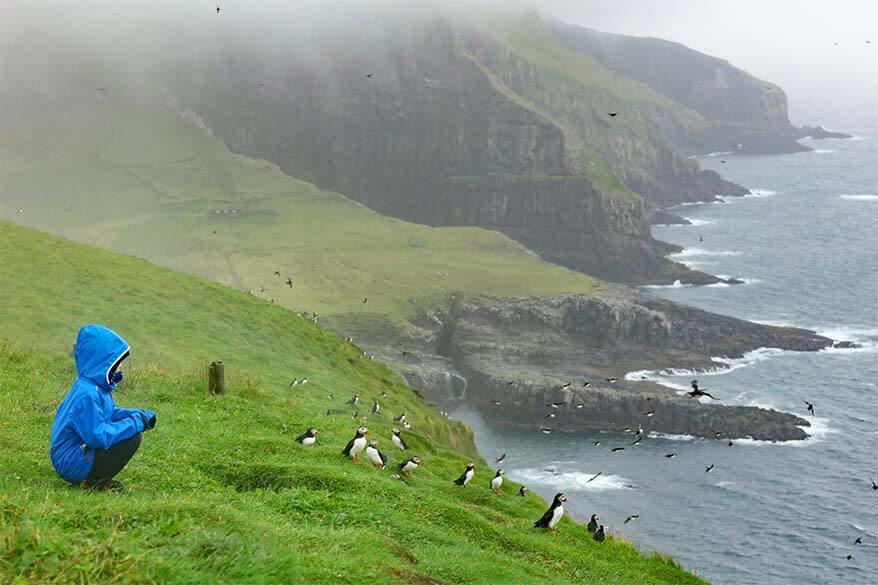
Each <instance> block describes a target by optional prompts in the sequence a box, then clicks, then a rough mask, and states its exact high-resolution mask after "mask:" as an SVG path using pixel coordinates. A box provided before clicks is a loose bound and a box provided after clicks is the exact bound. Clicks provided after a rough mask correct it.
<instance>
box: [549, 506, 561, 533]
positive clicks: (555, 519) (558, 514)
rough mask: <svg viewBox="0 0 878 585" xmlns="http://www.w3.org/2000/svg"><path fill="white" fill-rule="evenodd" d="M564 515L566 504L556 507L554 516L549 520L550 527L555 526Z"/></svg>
mask: <svg viewBox="0 0 878 585" xmlns="http://www.w3.org/2000/svg"><path fill="white" fill-rule="evenodd" d="M563 515H564V506H558V507H557V508H555V511H554V512H553V513H552V518H551V520H549V528H554V527H555V526H557V525H558V522H560V521H561V517H562V516H563Z"/></svg>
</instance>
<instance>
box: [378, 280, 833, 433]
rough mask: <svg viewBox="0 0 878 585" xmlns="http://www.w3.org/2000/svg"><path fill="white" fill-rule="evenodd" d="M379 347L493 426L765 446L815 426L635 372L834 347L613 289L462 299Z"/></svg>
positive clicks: (431, 396)
mask: <svg viewBox="0 0 878 585" xmlns="http://www.w3.org/2000/svg"><path fill="white" fill-rule="evenodd" d="M374 341H375V340H366V341H364V342H363V343H364V344H365V346H366V347H368V348H369V351H370V352H373V353H374V354H375V355H376V358H378V359H381V360H383V361H385V362H387V363H389V364H390V365H391V366H392V367H394V368H395V369H396V370H397V371H398V372H399V373H400V374H401V375H402V376H403V377H404V378H405V379H406V381H407V382H408V383H409V384H410V385H412V386H413V387H415V388H417V389H418V390H420V391H421V392H422V394H423V395H424V396H425V398H427V399H428V400H430V401H431V402H433V403H434V404H435V405H436V407H437V408H439V409H440V410H444V409H448V408H451V407H452V406H454V405H455V404H460V403H465V404H467V405H470V406H472V407H474V408H475V409H477V410H478V411H479V412H480V413H481V415H482V416H483V417H485V419H486V420H488V421H490V422H492V423H495V424H503V425H510V426H514V427H518V428H521V429H528V430H530V431H533V432H539V431H540V429H543V428H547V429H550V430H552V431H557V432H594V431H602V432H618V433H622V432H623V430H624V429H626V428H631V429H636V428H638V427H642V429H643V431H644V432H646V433H650V432H655V433H664V434H676V435H692V436H696V437H704V438H710V439H715V438H722V439H723V440H725V439H727V438H731V439H738V438H745V437H749V438H753V439H758V440H765V441H790V440H802V439H805V438H806V437H807V436H808V435H807V428H808V426H809V423H808V421H806V420H805V419H803V418H801V417H798V416H796V415H793V414H789V413H785V412H779V411H775V410H767V409H763V408H757V407H749V406H731V405H727V404H724V403H722V402H721V401H718V402H712V401H709V400H706V399H705V401H704V402H701V401H699V400H697V399H692V398H689V397H688V396H685V395H679V394H677V393H676V392H675V391H674V390H672V389H669V388H666V387H664V386H661V385H658V384H655V383H653V382H650V381H648V380H629V379H626V374H627V373H629V372H634V371H638V370H644V369H656V368H658V369H662V368H671V367H675V368H686V369H691V370H695V371H698V370H703V369H709V368H715V367H717V364H716V362H715V361H712V360H711V357H712V356H717V357H718V356H722V357H726V358H740V357H742V356H743V355H744V354H745V353H746V352H748V351H752V350H754V349H757V348H760V347H775V348H779V349H784V350H791V351H818V350H821V349H824V348H826V347H829V346H831V345H832V344H833V341H832V340H830V339H828V338H826V337H822V336H820V335H817V334H816V333H814V332H811V331H806V330H802V329H795V328H783V327H770V326H765V325H759V324H755V323H749V322H747V321H742V320H740V319H734V318H731V317H724V316H721V315H715V314H712V313H708V312H706V311H702V310H700V309H695V308H692V307H687V306H682V305H676V304H673V303H670V302H668V301H664V300H662V299H656V298H653V297H649V296H646V295H640V294H638V293H636V292H634V291H631V290H630V289H626V288H624V287H618V286H614V285H607V287H606V290H603V291H601V292H600V293H599V294H598V295H596V296H589V297H585V296H577V295H564V296H559V297H553V298H548V299H538V298H526V299H516V300H498V299H461V298H452V299H449V300H448V304H447V306H446V307H444V308H442V309H440V310H433V311H428V312H423V313H421V314H420V315H419V316H418V317H417V318H416V319H414V320H413V322H412V328H411V329H409V330H406V331H405V332H400V335H399V337H398V338H395V339H393V342H392V343H388V341H389V340H388V339H387V338H385V339H383V340H382V342H381V343H375V342H374ZM400 346H402V347H405V348H406V349H405V351H404V355H402V354H401V353H400V352H399V350H398V348H399V347H400ZM614 378H615V379H616V380H615V381H613V382H609V381H607V380H608V379H614ZM584 382H589V384H588V385H587V386H584V385H583V384H584ZM553 403H557V404H556V406H555V407H553V406H550V405H551V404H553ZM550 412H551V413H554V415H555V416H554V417H551V418H548V419H547V418H546V416H547V413H550Z"/></svg>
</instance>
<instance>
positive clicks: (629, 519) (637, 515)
mask: <svg viewBox="0 0 878 585" xmlns="http://www.w3.org/2000/svg"><path fill="white" fill-rule="evenodd" d="M638 518H640V514H631V515H630V516H628V517H627V518H625V522H623V523H622V524H628V523H629V522H632V521H634V520H637V519H638Z"/></svg>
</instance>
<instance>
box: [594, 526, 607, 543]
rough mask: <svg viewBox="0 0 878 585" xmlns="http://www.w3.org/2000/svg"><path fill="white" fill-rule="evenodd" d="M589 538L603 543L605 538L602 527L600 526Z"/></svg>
mask: <svg viewBox="0 0 878 585" xmlns="http://www.w3.org/2000/svg"><path fill="white" fill-rule="evenodd" d="M591 537H592V538H593V539H595V540H596V541H598V542H603V541H604V539H605V538H606V537H607V536H606V534H605V533H604V525H603V524H601V525H600V526H599V527H598V529H597V530H595V532H594V534H592V535H591Z"/></svg>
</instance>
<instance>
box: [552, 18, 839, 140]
mask: <svg viewBox="0 0 878 585" xmlns="http://www.w3.org/2000/svg"><path fill="white" fill-rule="evenodd" d="M547 29H548V30H549V31H550V33H551V35H552V37H553V38H554V39H555V40H556V41H557V42H558V43H559V44H560V45H562V46H564V47H567V48H569V49H571V50H573V51H576V52H577V53H579V54H581V55H583V56H585V57H588V58H589V59H592V60H594V61H596V62H597V63H600V64H601V65H603V66H605V67H607V68H608V69H610V70H612V71H615V72H617V73H619V74H621V75H624V76H626V77H628V78H631V79H636V80H638V81H641V82H642V83H644V84H646V85H648V86H649V87H651V88H652V89H654V90H655V91H657V92H658V93H660V94H662V95H665V96H667V97H669V98H670V99H672V100H673V101H674V102H676V103H678V104H682V105H684V106H686V107H688V108H691V109H692V110H694V111H695V112H697V113H698V114H700V115H701V116H702V117H703V118H704V119H705V121H706V122H707V123H706V124H704V125H702V126H700V127H689V128H686V127H683V126H681V125H680V124H678V123H677V121H676V120H674V119H671V118H666V119H660V122H659V124H660V126H661V127H662V130H663V132H664V134H665V136H666V137H667V138H668V140H669V141H670V142H671V143H672V144H674V145H675V146H677V147H679V148H681V149H684V150H689V151H694V152H701V153H704V152H721V151H740V152H744V153H748V154H766V153H781V152H799V151H805V150H811V149H810V148H808V147H807V146H804V145H802V144H799V143H798V142H797V140H798V139H800V138H803V137H804V136H807V135H812V137H814V138H817V137H824V136H823V134H822V133H820V132H814V130H815V129H813V128H796V127H794V126H793V125H792V124H791V123H790V119H789V116H788V113H787V97H786V94H784V92H783V90H782V89H781V88H780V87H778V86H776V85H774V84H772V83H769V82H766V81H763V80H761V79H757V78H755V77H753V76H752V75H750V74H748V73H747V72H745V71H742V70H740V69H738V68H737V67H734V66H733V65H731V64H730V63H729V62H728V61H726V60H724V59H717V58H715V57H711V56H709V55H705V54H703V53H699V52H698V51H694V50H692V49H690V48H688V47H686V46H684V45H681V44H679V43H674V42H670V41H665V40H663V39H657V38H644V37H631V36H626V35H619V34H611V33H605V32H601V31H596V30H592V29H588V28H584V27H580V26H575V25H570V24H567V23H564V22H560V21H549V22H548V23H547ZM826 137H829V136H826ZM833 137H837V138H845V137H847V136H846V135H844V134H837V135H835V136H833Z"/></svg>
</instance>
